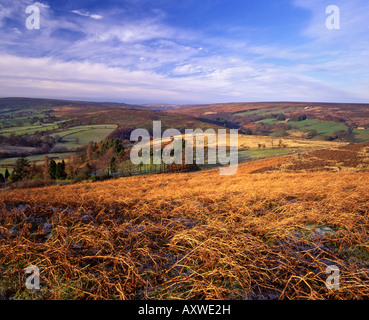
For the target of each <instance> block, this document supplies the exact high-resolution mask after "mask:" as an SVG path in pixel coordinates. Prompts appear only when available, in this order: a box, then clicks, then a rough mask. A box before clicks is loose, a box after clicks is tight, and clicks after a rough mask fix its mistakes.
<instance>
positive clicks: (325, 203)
mask: <svg viewBox="0 0 369 320" xmlns="http://www.w3.org/2000/svg"><path fill="white" fill-rule="evenodd" d="M288 159H289V157H284V158H278V159H269V160H265V161H259V162H255V163H249V164H245V165H242V166H240V168H239V171H238V173H237V174H236V175H234V176H230V177H229V176H219V174H218V172H217V171H212V172H204V173H198V174H187V173H182V174H165V175H151V176H146V177H143V176H141V177H131V178H124V179H120V180H115V181H108V182H97V183H87V184H76V185H69V186H63V187H62V186H53V187H45V188H39V189H27V190H8V191H2V192H1V193H0V210H1V213H0V272H1V277H0V278H1V279H2V280H1V283H0V294H1V297H2V298H5V299H7V298H11V297H13V298H16V299H28V298H33V299H38V298H39V299H367V298H368V297H369V275H368V266H369V232H368V230H369V228H368V225H369V220H368V211H369V201H368V200H369V192H368V183H367V181H368V178H369V173H368V172H350V173H347V172H337V173H335V172H313V173H271V174H250V172H253V171H255V170H256V169H260V168H263V167H268V166H274V165H276V164H278V163H283V162H284V161H287V160H288ZM324 228H326V229H324ZM322 230H323V231H322ZM324 230H329V232H325V231H324ZM30 264H33V265H36V266H38V267H39V268H40V269H41V290H40V291H39V292H36V293H30V292H29V291H27V289H26V288H25V286H24V281H25V277H26V275H25V273H24V272H25V271H24V270H25V268H26V267H27V266H28V265H30ZM328 265H337V266H338V267H339V268H340V289H338V290H328V289H327V288H326V286H325V280H326V279H327V277H328V275H327V274H325V270H326V267H327V266H328Z"/></svg>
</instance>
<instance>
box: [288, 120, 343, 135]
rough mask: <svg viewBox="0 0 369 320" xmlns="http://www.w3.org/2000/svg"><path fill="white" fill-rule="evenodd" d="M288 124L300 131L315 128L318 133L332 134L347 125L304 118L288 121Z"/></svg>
mask: <svg viewBox="0 0 369 320" xmlns="http://www.w3.org/2000/svg"><path fill="white" fill-rule="evenodd" d="M288 124H289V125H290V126H292V127H294V128H296V129H298V130H300V131H303V132H309V131H310V130H316V131H317V133H318V135H321V136H323V135H328V136H329V135H332V134H333V133H334V132H335V131H338V130H345V131H346V130H347V127H346V126H345V125H343V124H340V123H336V122H324V121H319V120H304V121H298V122H297V121H296V122H295V121H289V122H288Z"/></svg>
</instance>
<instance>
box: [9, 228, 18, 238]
mask: <svg viewBox="0 0 369 320" xmlns="http://www.w3.org/2000/svg"><path fill="white" fill-rule="evenodd" d="M17 233H18V226H12V227H11V228H10V229H9V235H10V236H11V237H15V236H16V235H17Z"/></svg>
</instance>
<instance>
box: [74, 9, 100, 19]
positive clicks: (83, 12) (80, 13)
mask: <svg viewBox="0 0 369 320" xmlns="http://www.w3.org/2000/svg"><path fill="white" fill-rule="evenodd" d="M72 12H73V13H75V14H78V15H80V16H83V17H89V18H92V19H95V20H100V19H102V18H103V16H101V15H99V14H91V13H89V12H88V11H82V10H73V11H72Z"/></svg>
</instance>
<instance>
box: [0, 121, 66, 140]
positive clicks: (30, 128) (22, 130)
mask: <svg viewBox="0 0 369 320" xmlns="http://www.w3.org/2000/svg"><path fill="white" fill-rule="evenodd" d="M63 121H65V120H63ZM63 121H56V122H54V123H48V124H42V125H25V126H21V127H11V128H6V129H3V130H2V131H0V134H2V135H4V136H10V135H11V134H12V133H14V134H15V135H20V134H34V133H36V132H37V131H39V132H44V131H50V130H56V129H58V123H61V122H63Z"/></svg>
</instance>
